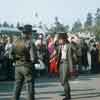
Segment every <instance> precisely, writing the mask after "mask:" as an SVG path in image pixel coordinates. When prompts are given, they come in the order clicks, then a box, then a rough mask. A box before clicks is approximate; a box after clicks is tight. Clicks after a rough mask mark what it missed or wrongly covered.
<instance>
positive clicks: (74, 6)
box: [0, 0, 100, 25]
mask: <svg viewBox="0 0 100 100" xmlns="http://www.w3.org/2000/svg"><path fill="white" fill-rule="evenodd" d="M97 8H100V0H0V22H1V23H3V21H7V22H8V23H13V24H16V23H17V21H19V22H20V23H21V24H28V23H29V24H38V23H39V22H40V21H41V22H42V23H43V24H47V25H51V24H53V23H54V18H55V16H57V17H58V18H59V21H60V22H61V23H63V24H66V25H67V24H68V25H72V24H73V23H74V22H75V21H76V20H77V19H80V20H81V21H82V22H83V21H85V19H86V15H87V13H88V12H91V13H92V14H93V15H94V14H95V12H96V9H97ZM36 13H37V14H38V17H36V16H35V14H36Z"/></svg>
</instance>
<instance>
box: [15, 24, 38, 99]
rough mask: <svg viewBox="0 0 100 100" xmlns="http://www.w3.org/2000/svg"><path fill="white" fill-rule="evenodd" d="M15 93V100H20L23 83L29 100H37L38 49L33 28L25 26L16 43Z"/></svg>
mask: <svg viewBox="0 0 100 100" xmlns="http://www.w3.org/2000/svg"><path fill="white" fill-rule="evenodd" d="M14 51H15V60H16V67H15V80H16V85H15V91H14V98H13V100H19V98H20V94H21V90H22V87H23V83H24V82H25V85H26V89H27V91H28V98H27V100H35V97H34V95H35V93H34V63H35V60H36V48H35V45H34V43H33V42H32V26H31V25H25V26H24V28H23V33H22V36H21V37H20V38H19V39H17V40H16V42H15V49H14Z"/></svg>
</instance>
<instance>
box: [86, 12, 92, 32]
mask: <svg viewBox="0 0 100 100" xmlns="http://www.w3.org/2000/svg"><path fill="white" fill-rule="evenodd" d="M92 25H93V17H92V14H91V13H88V14H87V18H86V21H85V23H84V29H85V30H86V31H91V29H92Z"/></svg>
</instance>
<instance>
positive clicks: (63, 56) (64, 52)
mask: <svg viewBox="0 0 100 100" xmlns="http://www.w3.org/2000/svg"><path fill="white" fill-rule="evenodd" d="M66 58H67V45H66V44H65V45H62V46H61V59H66Z"/></svg>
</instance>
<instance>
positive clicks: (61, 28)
mask: <svg viewBox="0 0 100 100" xmlns="http://www.w3.org/2000/svg"><path fill="white" fill-rule="evenodd" d="M54 20H55V21H54V24H53V25H52V26H51V27H50V28H49V29H48V33H52V34H54V33H62V32H66V33H67V32H68V31H69V26H68V25H63V24H62V23H61V22H60V21H59V19H58V17H55V19H54Z"/></svg>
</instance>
